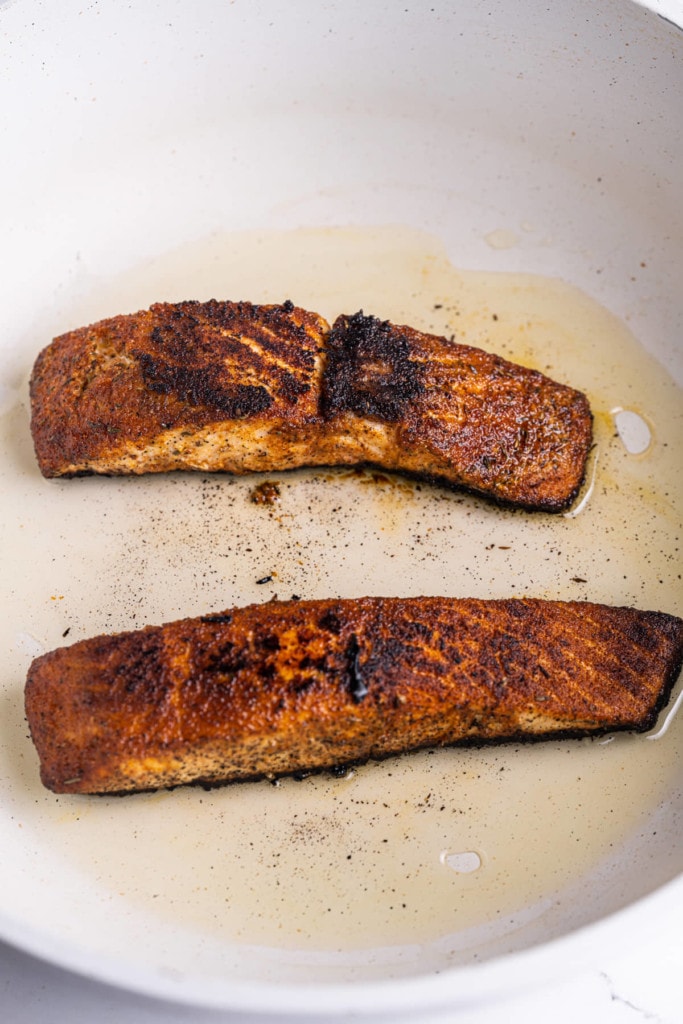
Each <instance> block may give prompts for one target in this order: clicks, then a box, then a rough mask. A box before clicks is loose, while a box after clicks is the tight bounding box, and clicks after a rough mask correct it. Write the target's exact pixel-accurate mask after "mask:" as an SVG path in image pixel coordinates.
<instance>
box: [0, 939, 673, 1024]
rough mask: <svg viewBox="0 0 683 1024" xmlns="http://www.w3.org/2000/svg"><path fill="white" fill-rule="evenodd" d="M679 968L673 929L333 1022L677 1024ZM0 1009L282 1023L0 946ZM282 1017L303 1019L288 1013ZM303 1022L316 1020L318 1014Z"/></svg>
mask: <svg viewBox="0 0 683 1024" xmlns="http://www.w3.org/2000/svg"><path fill="white" fill-rule="evenodd" d="M682 971H683V942H682V940H681V936H680V933H679V930H678V929H675V930H673V929H672V930H671V931H670V932H668V933H665V934H663V935H661V936H660V937H659V939H657V940H655V941H652V942H649V943H648V944H647V946H646V947H644V948H636V949H634V950H633V951H632V952H631V953H629V954H628V955H626V956H622V957H619V958H612V957H610V956H609V954H608V952H607V951H606V955H605V956H604V957H601V958H600V959H599V960H598V961H597V962H596V964H595V965H594V967H592V968H591V969H590V970H587V971H584V972H581V973H579V974H576V975H571V976H570V977H569V978H567V979H566V980H563V981H561V982H559V983H556V984H553V985H547V984H546V983H545V982H544V980H543V979H542V978H540V979H539V980H538V984H537V985H535V986H534V987H533V989H532V990H530V991H526V992H524V993H522V994H519V995H517V996H514V997H512V998H508V999H505V1000H504V1001H503V1002H496V1003H493V1004H487V1005H484V1006H479V1007H464V1008H462V1009H460V1010H458V1011H444V1012H443V1013H424V1014H418V1015H417V1016H413V1015H410V1017H407V1018H403V1017H399V1016H397V1015H396V1014H395V1013H394V1014H392V1015H391V1016H389V1017H386V1016H382V1017H380V1018H378V1017H376V1016H373V1017H371V1018H364V1017H363V1016H362V1015H360V1016H356V1015H354V1016H353V1018H339V1017H338V1018H335V1020H336V1021H337V1022H341V1020H349V1021H350V1020H353V1022H354V1024H364V1021H366V1020H368V1021H370V1022H373V1021H374V1022H379V1024H382V1022H386V1024H389V1022H391V1024H394V1022H395V1024H401V1021H405V1022H406V1024H408V1021H410V1024H448V1022H451V1021H453V1022H457V1024H546V1022H548V1021H552V1022H553V1024H576V1022H577V1021H582V1022H584V1024H640V1022H651V1024H681V1021H683V1006H682V983H681V972H682ZM0 1008H2V1010H3V1012H4V1019H5V1020H6V1021H8V1022H11V1024H35V1022H36V1021H46V1022H49V1024H93V1022H94V1021H97V1022H98V1024H274V1022H275V1021H277V1020H282V1019H283V1018H282V1017H274V1016H272V1015H264V1014H254V1015H251V1014H241V1013H224V1012H220V1011H208V1010H199V1009H195V1008H188V1007H184V1006H178V1005H177V1004H171V1003H166V1002H160V1001H157V1000H153V999H148V998H146V997H143V996H138V995H135V994H132V993H127V992H121V991H119V990H117V989H112V988H109V987H107V986H105V985H102V984H99V983H98V982H94V981H89V980H87V979H84V978H80V977H76V976H74V975H71V974H68V973H67V972H65V971H62V970H60V969H59V968H57V967H53V966H51V965H49V964H44V963H41V962H39V961H36V960H33V959H32V958H31V957H27V956H26V955H25V954H23V953H20V952H19V951H17V950H16V949H13V948H11V947H9V946H5V945H2V944H0ZM288 1019H290V1020H292V1021H302V1020H304V1018H303V1017H301V1016H300V1015H297V1014H296V1013H294V1014H293V1015H292V1016H291V1017H289V1018H288ZM305 1019H306V1020H316V1021H322V1020H323V1018H322V1016H314V1017H312V1018H305ZM330 1020H332V1018H330Z"/></svg>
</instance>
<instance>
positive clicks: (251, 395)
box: [31, 300, 592, 512]
mask: <svg viewBox="0 0 683 1024" xmlns="http://www.w3.org/2000/svg"><path fill="white" fill-rule="evenodd" d="M31 429H32V434H33V440H34V446H35V451H36V455H37V459H38V464H39V466H40V469H41V471H42V473H43V474H44V475H45V476H47V477H60V476H66V477H68V476H77V475H82V474H90V473H102V474H122V473H125V474H128V473H152V472H166V471H169V470H183V469H184V470H201V471H204V472H210V471H226V472H230V473H250V472H260V471H263V472H272V471H275V470H287V469H294V468H297V467H302V466H341V465H346V466H348V465H373V466H378V467H381V468H383V469H387V470H390V471H395V472H401V473H407V474H411V475H417V476H419V477H421V478H426V479H431V480H434V481H438V482H440V483H443V484H446V485H449V486H452V487H458V488H464V489H467V490H470V491H473V492H475V493H478V494H482V495H485V496H487V497H489V498H493V499H494V500H497V501H500V502H504V503H507V504H511V505H515V506H519V507H522V508H525V509H529V510H542V511H548V512H559V511H562V510H563V509H566V508H567V507H568V506H569V505H570V504H571V502H572V501H573V499H574V498H575V496H576V494H577V492H578V490H579V488H580V486H581V483H582V480H583V477H584V474H585V469H586V460H587V456H588V452H589V449H590V446H591V437H592V416H591V411H590V407H589V403H588V400H587V398H586V397H585V395H583V394H582V393H581V392H579V391H576V390H574V389H573V388H571V387H568V386H566V385H564V384H560V383H557V382H555V381H552V380H550V379H549V378H548V377H546V376H544V375H543V374H542V373H539V372H538V371H536V370H532V369H528V368H526V367H523V366H518V365H515V364H513V363H510V362H508V361H507V360H505V359H502V358H501V357H499V356H497V355H492V354H490V353H487V352H484V351H483V350H481V349H478V348H473V347H471V346H468V345H462V344H457V343H455V342H453V341H449V340H447V339H446V338H442V337H437V336H435V335H431V334H425V333H423V332H420V331H417V330H414V329H413V328H411V327H408V326H397V325H395V324H391V323H389V322H387V321H382V320H378V319H377V318H376V317H372V316H366V315H364V314H363V313H362V312H360V313H356V314H354V315H353V316H340V317H339V318H338V319H337V320H336V321H335V323H334V325H333V326H332V327H331V328H330V326H329V324H328V323H327V322H326V321H325V320H324V319H323V318H322V317H320V316H318V315H317V314H316V313H311V312H307V311H306V310H303V309H300V308H298V307H296V306H294V305H293V304H292V303H291V302H285V303H283V304H282V305H254V304H252V303H248V302H219V301H215V300H212V301H209V302H180V303H177V304H174V305H171V304H164V303H159V304H156V305H154V306H152V307H151V308H150V309H149V310H143V311H140V312H138V313H134V314H129V315H123V316H116V317H112V318H111V319H108V320H103V321H101V322H99V323H96V324H93V325H92V326H89V327H83V328H80V329H78V330H74V331H71V332H69V333H67V334H64V335H62V336H60V337H58V338H56V339H55V340H54V341H53V342H52V343H51V344H50V345H49V346H48V347H47V348H46V349H44V350H43V351H42V352H41V353H40V355H39V356H38V358H37V360H36V363H35V365H34V368H33V373H32V377H31Z"/></svg>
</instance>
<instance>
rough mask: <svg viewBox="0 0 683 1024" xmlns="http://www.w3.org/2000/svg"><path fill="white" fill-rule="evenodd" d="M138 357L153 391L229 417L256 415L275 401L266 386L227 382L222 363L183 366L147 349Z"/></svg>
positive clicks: (146, 382)
mask: <svg viewBox="0 0 683 1024" xmlns="http://www.w3.org/2000/svg"><path fill="white" fill-rule="evenodd" d="M139 360H140V371H141V373H142V379H143V380H144V382H145V385H146V387H148V388H149V389H150V391H155V392H157V393H158V394H162V395H174V396H175V397H176V398H179V399H180V400H181V401H183V402H188V403H189V404H190V405H195V406H196V405H201V406H204V407H206V408H209V409H215V410H216V411H217V412H220V413H221V414H222V415H224V416H226V417H227V418H228V419H243V418H244V417H245V416H255V415H256V414H258V413H260V412H263V411H264V409H268V408H269V407H270V406H271V405H272V404H273V399H272V397H271V395H270V394H269V392H268V391H267V389H266V388H264V387H261V386H260V385H251V384H230V383H224V382H223V381H222V380H221V374H222V367H220V366H207V367H201V368H196V367H194V366H182V365H178V364H175V363H168V362H165V361H164V360H163V359H158V358H155V357H154V356H152V355H150V354H149V353H148V352H141V353H139Z"/></svg>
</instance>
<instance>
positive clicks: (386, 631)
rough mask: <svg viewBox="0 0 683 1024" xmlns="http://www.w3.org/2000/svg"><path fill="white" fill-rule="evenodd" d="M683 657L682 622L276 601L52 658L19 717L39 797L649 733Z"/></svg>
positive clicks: (428, 602)
mask: <svg viewBox="0 0 683 1024" xmlns="http://www.w3.org/2000/svg"><path fill="white" fill-rule="evenodd" d="M682 658H683V621H682V620H681V619H678V618H675V617H673V616H670V615H666V614H663V613H658V612H647V611H637V610H634V609H630V608H613V607H607V606H604V605H597V604H590V603H583V602H582V603H563V602H556V601H542V600H525V599H514V600H500V601H486V600H476V599H462V600H458V599H449V598H427V597H422V598H404V599H401V598H361V599H357V600H324V601H300V602H298V601H289V602H277V601H274V602H270V603H267V604H261V605H251V606H249V607H245V608H235V609H232V610H229V611H225V612H220V613H218V614H212V615H205V616H202V617H201V618H195V619H185V620H182V621H178V622H173V623H168V624H166V625H163V626H158V627H147V628H145V629H141V630H137V631H135V632H129V633H120V634H117V635H113V636H99V637H95V638H94V639H89V640H84V641H81V642H79V643H76V644H73V645H72V646H70V647H63V648H60V649H58V650H55V651H52V652H51V653H49V654H45V655H43V656H42V657H40V658H37V659H36V660H35V661H34V662H33V664H32V665H31V667H30V670H29V673H28V678H27V682H26V714H27V718H28V722H29V726H30V730H31V735H32V738H33V741H34V743H35V745H36V748H37V750H38V754H39V757H40V765H41V777H42V781H43V783H44V784H45V786H47V787H48V788H50V789H52V790H54V791H55V792H57V793H107V792H126V791H131V790H148V789H156V788H158V787H167V786H176V785H180V784H182V783H189V782H197V781H201V782H204V783H225V782H232V781H237V780H245V779H255V778H259V777H262V776H269V777H273V776H278V775H283V774H291V773H296V772H300V771H308V770H319V769H326V768H331V767H334V766H340V765H348V764H352V763H358V762H364V761H367V760H370V759H378V758H384V757H387V756H390V755H394V754H398V753H402V752H406V751H410V750H415V749H418V748H422V747H438V746H444V745H451V744H458V743H482V742H492V741H498V742H501V741H510V740H532V739H534V740H540V739H550V738H553V737H555V738H557V737H571V736H577V737H578V736H585V735H591V734H593V735H594V734H600V733H604V732H607V731H613V730H636V731H642V730H645V729H648V728H650V727H651V726H652V725H653V724H654V722H655V720H656V717H657V714H658V712H659V710H660V709H661V708H662V706H663V705H664V704H665V703H666V701H667V699H668V697H669V695H670V690H671V687H672V686H673V683H674V681H675V678H676V676H677V673H678V671H679V669H680V665H681V659H682Z"/></svg>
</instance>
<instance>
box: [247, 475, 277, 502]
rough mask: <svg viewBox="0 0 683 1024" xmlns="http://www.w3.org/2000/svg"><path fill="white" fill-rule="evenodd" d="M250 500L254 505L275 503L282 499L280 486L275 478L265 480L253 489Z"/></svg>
mask: <svg viewBox="0 0 683 1024" xmlns="http://www.w3.org/2000/svg"><path fill="white" fill-rule="evenodd" d="M249 500H250V501H251V502H252V504H254V505H275V504H276V502H278V501H279V500H280V487H279V485H278V484H277V483H275V481H274V480H264V481H263V483H260V484H257V485H256V487H254V488H253V489H252V490H251V492H250V494H249Z"/></svg>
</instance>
